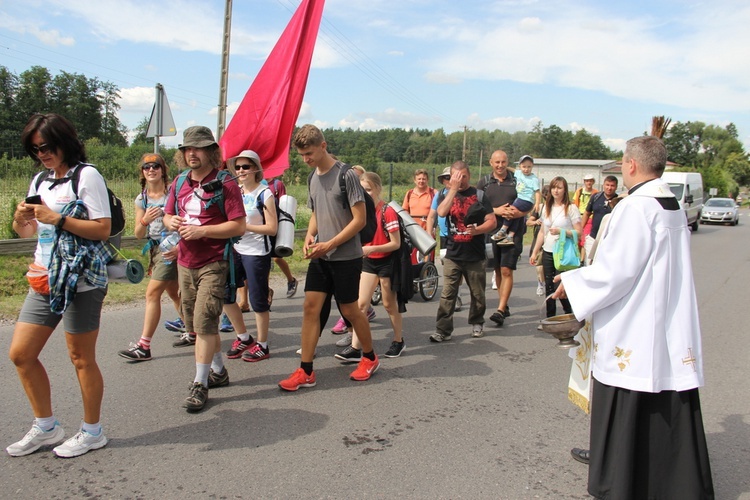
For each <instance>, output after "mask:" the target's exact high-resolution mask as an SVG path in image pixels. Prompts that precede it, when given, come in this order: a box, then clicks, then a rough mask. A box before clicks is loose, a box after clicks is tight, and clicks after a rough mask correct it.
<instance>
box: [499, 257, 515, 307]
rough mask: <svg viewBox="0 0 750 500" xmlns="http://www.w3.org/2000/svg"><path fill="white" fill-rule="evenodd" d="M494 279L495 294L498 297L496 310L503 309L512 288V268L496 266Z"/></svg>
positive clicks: (506, 304)
mask: <svg viewBox="0 0 750 500" xmlns="http://www.w3.org/2000/svg"><path fill="white" fill-rule="evenodd" d="M495 279H496V281H497V296H498V298H499V299H500V300H499V302H498V304H497V310H498V311H505V309H506V308H507V307H508V299H509V298H510V292H511V291H512V290H513V270H511V269H509V268H507V267H501V268H499V269H498V268H496V269H495Z"/></svg>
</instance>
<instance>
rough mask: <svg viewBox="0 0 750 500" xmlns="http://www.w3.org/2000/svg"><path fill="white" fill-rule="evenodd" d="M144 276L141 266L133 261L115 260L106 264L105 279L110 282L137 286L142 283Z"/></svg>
mask: <svg viewBox="0 0 750 500" xmlns="http://www.w3.org/2000/svg"><path fill="white" fill-rule="evenodd" d="M145 274H146V272H145V270H144V269H143V264H141V263H140V262H139V261H137V260H135V259H127V260H115V261H112V262H110V263H109V264H107V278H108V279H109V281H111V282H118V283H132V284H134V285H137V284H138V283H140V282H141V281H143V277H144V276H145Z"/></svg>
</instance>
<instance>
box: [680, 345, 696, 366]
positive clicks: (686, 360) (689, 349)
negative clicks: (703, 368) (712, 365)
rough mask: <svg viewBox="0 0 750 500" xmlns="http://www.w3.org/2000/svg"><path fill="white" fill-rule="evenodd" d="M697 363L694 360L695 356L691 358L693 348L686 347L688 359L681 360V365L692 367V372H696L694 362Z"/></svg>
mask: <svg viewBox="0 0 750 500" xmlns="http://www.w3.org/2000/svg"><path fill="white" fill-rule="evenodd" d="M696 361H698V360H697V359H695V356H693V348H692V347H688V357H687V358H682V364H683V365H693V371H697V370H696V368H695V362H696Z"/></svg>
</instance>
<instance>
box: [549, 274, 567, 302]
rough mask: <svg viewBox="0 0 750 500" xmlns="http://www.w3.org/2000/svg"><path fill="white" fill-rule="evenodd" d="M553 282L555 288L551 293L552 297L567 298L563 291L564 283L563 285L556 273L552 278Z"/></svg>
mask: <svg viewBox="0 0 750 500" xmlns="http://www.w3.org/2000/svg"><path fill="white" fill-rule="evenodd" d="M552 282H553V283H557V289H556V290H555V291H554V292H553V293H552V298H553V299H567V298H568V294H567V293H565V285H563V282H562V278H561V277H560V275H559V274H558V275H557V276H555V277H554V278H553V279H552Z"/></svg>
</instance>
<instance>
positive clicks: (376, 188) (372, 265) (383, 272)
mask: <svg viewBox="0 0 750 500" xmlns="http://www.w3.org/2000/svg"><path fill="white" fill-rule="evenodd" d="M360 183H361V184H362V188H363V189H364V190H365V191H367V193H368V194H369V195H370V196H371V197H372V200H373V201H374V202H375V213H377V214H378V227H377V229H376V230H375V237H374V238H373V240H372V241H371V242H370V243H367V244H366V245H364V246H363V247H362V252H363V253H364V260H363V263H362V275H361V276H360V279H359V304H358V305H359V308H360V309H361V310H362V312H363V313H364V314H367V308H368V307H369V306H370V298H371V297H372V293H373V292H374V291H375V288H377V286H378V283H380V290H381V291H382V294H383V306H384V307H385V311H386V312H387V313H388V317H389V318H390V320H391V326H392V327H393V341H392V342H391V346H390V348H389V349H388V351H386V353H385V357H386V358H397V357H399V356H400V355H401V353H402V352H403V350H404V339H403V337H402V335H401V334H402V327H401V325H402V317H401V313H400V312H399V309H398V301H397V299H396V290H393V289H392V287H391V276H393V266H397V265H399V262H398V261H397V260H396V259H395V257H396V256H397V254H396V253H395V252H396V250H398V249H399V248H400V247H401V234H400V233H399V230H398V227H399V226H398V214H397V213H396V211H395V210H393V209H392V208H391V207H389V206H387V205H386V204H385V202H384V201H383V200H381V199H380V193H381V191H382V190H383V186H382V184H381V181H380V176H379V175H378V174H376V173H373V172H365V173H364V174H362V176H361V177H360ZM384 209H385V211H384ZM383 223H385V227H383ZM334 357H335V358H336V359H339V360H341V361H345V362H359V361H360V360H361V359H362V347H361V344H360V343H359V339H357V332H356V331H355V332H353V335H352V345H350V346H348V347H346V348H344V350H343V351H341V352H340V353H337V354H335V355H334Z"/></svg>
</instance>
